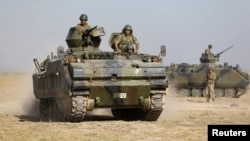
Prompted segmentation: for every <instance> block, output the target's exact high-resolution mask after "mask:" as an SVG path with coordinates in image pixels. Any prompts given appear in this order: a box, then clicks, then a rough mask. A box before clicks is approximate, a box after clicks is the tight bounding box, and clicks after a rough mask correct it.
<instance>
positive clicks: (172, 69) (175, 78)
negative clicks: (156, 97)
mask: <svg viewBox="0 0 250 141" xmlns="http://www.w3.org/2000/svg"><path fill="white" fill-rule="evenodd" d="M232 47H233V46H231V47H229V48H227V49H225V50H224V51H222V52H220V53H218V54H216V55H214V54H205V53H202V55H201V57H200V62H201V63H200V64H199V65H190V64H187V63H181V64H171V65H170V66H168V67H166V73H167V76H168V79H169V84H170V85H171V90H173V89H174V90H175V92H176V93H177V94H179V95H180V96H193V97H201V96H205V85H206V84H205V77H206V74H207V71H208V69H209V68H213V69H214V72H215V73H216V74H217V79H216V81H215V95H216V97H239V96H241V95H242V94H245V93H246V92H247V90H248V84H249V76H248V74H247V73H245V72H243V71H242V70H241V69H240V67H239V65H236V66H235V67H234V66H229V65H228V63H224V65H217V64H216V62H217V61H219V57H220V55H221V54H222V53H224V52H225V51H227V50H228V49H230V48H232Z"/></svg>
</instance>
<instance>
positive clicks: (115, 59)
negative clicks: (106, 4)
mask: <svg viewBox="0 0 250 141" xmlns="http://www.w3.org/2000/svg"><path fill="white" fill-rule="evenodd" d="M87 33H88V35H87V38H86V37H84V38H83V37H82V36H81V35H79V34H78V33H77V31H76V29H75V27H72V28H70V30H69V32H68V35H67V37H66V42H67V45H68V49H67V50H66V51H64V48H63V47H62V46H59V47H58V48H57V55H53V53H51V55H49V56H48V57H47V58H46V59H44V60H42V61H41V62H39V61H38V60H37V59H34V63H35V66H36V72H35V73H34V74H33V89H34V95H35V97H36V98H37V99H39V100H40V116H41V119H42V120H45V121H48V120H58V121H71V122H80V121H82V120H83V119H84V116H85V115H86V113H87V112H88V111H92V110H94V109H95V108H111V110H112V113H113V115H114V117H115V118H116V119H121V120H145V121H156V120H157V119H158V117H159V116H160V114H161V112H162V110H163V105H164V103H165V102H164V95H165V94H166V88H167V87H168V83H167V80H166V72H165V67H164V66H163V65H162V59H161V57H160V56H155V55H149V54H133V53H132V54H129V53H118V54H117V53H115V52H113V51H112V52H109V51H101V49H100V48H99V46H100V43H101V38H100V37H101V36H103V35H104V29H103V28H101V27H97V26H96V27H94V28H92V29H90V30H88V32H87ZM113 37H114V36H113V34H112V36H111V37H110V38H113ZM111 40H112V39H111ZM161 55H162V56H164V55H165V47H164V46H162V48H161Z"/></svg>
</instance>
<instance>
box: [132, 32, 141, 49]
mask: <svg viewBox="0 0 250 141" xmlns="http://www.w3.org/2000/svg"><path fill="white" fill-rule="evenodd" d="M133 38H134V43H135V49H136V53H139V46H140V44H139V41H138V40H137V38H136V37H134V36H133Z"/></svg>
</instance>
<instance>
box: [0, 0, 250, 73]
mask: <svg viewBox="0 0 250 141" xmlns="http://www.w3.org/2000/svg"><path fill="white" fill-rule="evenodd" d="M82 13H86V14H87V15H88V18H89V24H90V25H91V26H95V25H98V26H99V27H104V29H105V36H103V37H102V44H101V49H102V50H104V51H111V48H110V47H109V45H108V39H109V36H110V34H111V33H112V32H120V31H121V30H122V28H123V27H124V26H125V25H126V24H130V25H132V27H133V29H134V35H135V36H136V37H137V38H138V40H139V41H140V52H141V53H150V54H159V48H160V46H161V45H163V44H164V45H166V47H167V54H166V57H164V64H165V65H170V64H171V63H182V62H187V63H190V64H199V63H200V62H199V58H200V55H201V53H202V52H204V50H205V49H206V48H207V46H208V44H212V45H213V50H212V52H213V53H218V52H220V51H222V50H224V49H225V48H227V47H229V46H231V45H233V46H234V47H233V48H231V49H230V50H228V51H227V52H225V53H224V54H223V55H221V57H220V61H219V62H217V63H218V64H223V63H224V62H228V63H229V64H230V65H233V66H235V65H236V64H239V65H240V67H241V68H242V69H243V70H247V71H249V70H250V63H249V60H250V59H249V58H250V57H249V52H250V18H249V16H250V1H249V0H155V1H153V0H147V1H146V0H125V1H121V0H99V1H98V0H71V1H69V0H52V1H51V0H41V1H35V0H5V1H1V4H0V43H1V45H0V49H1V55H0V71H29V72H33V71H34V70H35V67H34V64H33V58H37V59H38V60H43V59H45V58H46V57H47V55H49V54H50V53H51V52H54V53H55V54H56V48H57V46H60V45H62V46H64V47H65V49H66V48H67V44H66V42H65V38H66V35H67V32H68V30H69V28H70V27H72V26H75V25H76V24H78V23H79V19H78V18H79V16H80V15H81V14H82Z"/></svg>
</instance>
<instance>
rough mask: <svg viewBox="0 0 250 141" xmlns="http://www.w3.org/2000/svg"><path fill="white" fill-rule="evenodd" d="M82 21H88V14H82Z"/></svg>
mask: <svg viewBox="0 0 250 141" xmlns="http://www.w3.org/2000/svg"><path fill="white" fill-rule="evenodd" d="M79 19H80V20H85V21H88V16H87V15H86V14H82V15H81V16H80V17H79Z"/></svg>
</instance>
